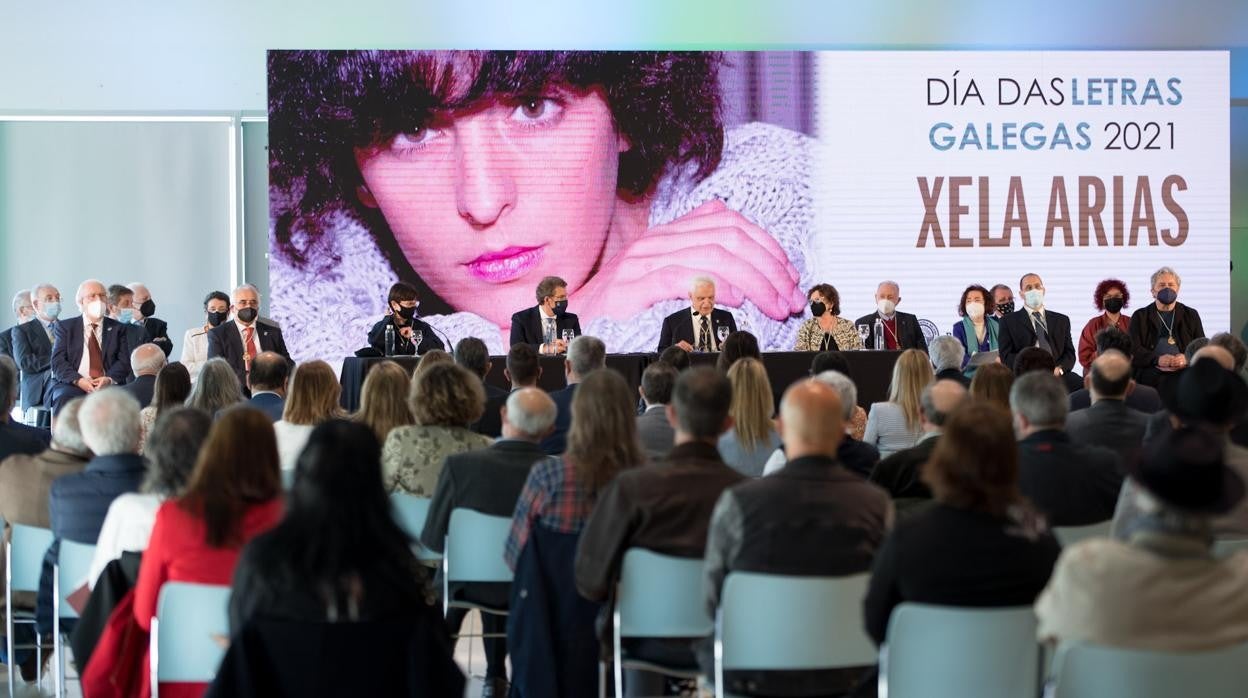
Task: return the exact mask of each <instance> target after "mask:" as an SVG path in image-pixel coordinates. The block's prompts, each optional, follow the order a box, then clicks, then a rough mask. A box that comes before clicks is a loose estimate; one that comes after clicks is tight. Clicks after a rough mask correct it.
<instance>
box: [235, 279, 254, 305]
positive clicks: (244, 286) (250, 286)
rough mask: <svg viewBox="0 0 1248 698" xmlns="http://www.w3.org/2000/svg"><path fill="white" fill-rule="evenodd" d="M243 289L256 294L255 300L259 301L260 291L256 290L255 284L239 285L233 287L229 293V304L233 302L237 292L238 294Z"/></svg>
mask: <svg viewBox="0 0 1248 698" xmlns="http://www.w3.org/2000/svg"><path fill="white" fill-rule="evenodd" d="M243 289H248V290H250V291H252V292H253V293H255V294H256V300H259V299H260V289H258V288H256V285H255V284H253V283H241V284H239V285H238V286H235V287H234V290H233V291H230V302H231V303H233V302H234V296H236V295H238V292H239V291H242V290H243Z"/></svg>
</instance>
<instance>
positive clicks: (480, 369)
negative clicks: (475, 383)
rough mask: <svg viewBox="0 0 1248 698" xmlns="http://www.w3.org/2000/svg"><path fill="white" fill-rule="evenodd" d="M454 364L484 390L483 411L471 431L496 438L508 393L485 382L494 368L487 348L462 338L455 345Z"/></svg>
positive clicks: (478, 342) (472, 339) (478, 340)
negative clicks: (468, 374) (471, 376)
mask: <svg viewBox="0 0 1248 698" xmlns="http://www.w3.org/2000/svg"><path fill="white" fill-rule="evenodd" d="M455 363H457V364H459V365H460V366H463V367H464V368H466V369H468V370H469V371H471V372H472V373H473V375H475V376H476V377H477V378H479V379H481V387H482V388H484V389H485V410H484V411H483V412H482V413H481V419H479V420H477V422H476V423H475V424H473V425H472V430H473V431H475V432H477V433H478V434H485V435H486V436H488V437H490V438H494V439H496V438H498V435H499V434H500V433H501V432H502V429H503V425H502V422H501V421H500V417H499V410H500V409H501V408H502V406H503V403H504V402H506V401H507V392H508V391H506V390H503V389H502V388H499V387H496V386H493V385H490V384H489V383H486V382H485V377H486V376H488V375H490V369H491V368H493V367H494V362H492V361H490V350H489V348H488V347H486V346H485V342H483V341H481V340H480V339H477V338H476V337H464V338H463V339H461V340H459V343H457V344H456V345H455Z"/></svg>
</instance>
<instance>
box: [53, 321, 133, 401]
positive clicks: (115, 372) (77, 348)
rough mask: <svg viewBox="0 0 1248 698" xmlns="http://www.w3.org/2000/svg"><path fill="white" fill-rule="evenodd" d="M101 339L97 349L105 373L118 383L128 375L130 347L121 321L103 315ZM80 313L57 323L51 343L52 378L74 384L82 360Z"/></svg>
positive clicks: (127, 377)
mask: <svg viewBox="0 0 1248 698" xmlns="http://www.w3.org/2000/svg"><path fill="white" fill-rule="evenodd" d="M100 323H101V324H102V325H103V327H102V328H101V333H102V334H103V341H102V342H100V350H101V352H102V354H103V358H104V375H106V376H108V377H109V378H111V379H112V381H113V382H114V383H116V384H117V385H122V384H123V383H125V382H126V380H127V379H129V377H130V350H131V349H133V347H131V346H130V343H129V342H128V341H126V333H125V331H124V329H123V328H122V326H121V323H119V322H117V321H116V320H114V319H112V318H107V317H106V318H102V319H101V320H100ZM84 330H85V328H84V327H83V324H82V316H78V317H71V318H69V319H66V320H61V321H59V322H57V323H56V329H55V330H54V331H53V332H54V334H55V340H54V341H53V342H52V377H53V378H54V379H55V380H56V382H58V383H66V384H69V385H73V384H74V383H75V382H76V381H77V380H78V379H79V378H85V377H86V376H82V375H80V374H79V373H78V365H79V364H80V363H82V352H83V346H82V343H83V332H84Z"/></svg>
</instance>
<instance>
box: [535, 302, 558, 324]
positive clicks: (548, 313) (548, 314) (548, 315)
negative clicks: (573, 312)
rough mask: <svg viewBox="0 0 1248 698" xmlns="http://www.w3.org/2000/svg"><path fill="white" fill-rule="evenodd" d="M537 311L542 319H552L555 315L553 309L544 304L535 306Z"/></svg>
mask: <svg viewBox="0 0 1248 698" xmlns="http://www.w3.org/2000/svg"><path fill="white" fill-rule="evenodd" d="M537 312H538V313H539V314H540V315H541V316H542V319H543V320H554V319H555V317H556V315H555V313H554V311H552V310H550V309H549V308H547V307H546V306H544V305H539V306H537Z"/></svg>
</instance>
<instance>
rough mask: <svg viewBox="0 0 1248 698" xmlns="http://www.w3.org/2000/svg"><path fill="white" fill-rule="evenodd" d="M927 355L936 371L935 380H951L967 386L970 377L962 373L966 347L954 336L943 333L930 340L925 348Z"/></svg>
mask: <svg viewBox="0 0 1248 698" xmlns="http://www.w3.org/2000/svg"><path fill="white" fill-rule="evenodd" d="M927 356H928V358H929V359H931V361H932V368H933V369H935V371H936V380H938V381H939V380H951V381H956V382H958V383H961V384H962V386H963V387H967V388H969V387H970V385H971V379H970V378H967V377H966V374H964V373H962V360H963V359H964V358H966V347H964V346H962V342H959V341H958V340H957V338H956V337H954V336H952V335H947V334H943V335H941V336H939V337H937V338H936V339H935V340H933V341H932V344H931V346H930V347H928V349H927Z"/></svg>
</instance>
